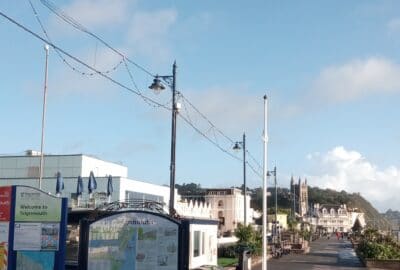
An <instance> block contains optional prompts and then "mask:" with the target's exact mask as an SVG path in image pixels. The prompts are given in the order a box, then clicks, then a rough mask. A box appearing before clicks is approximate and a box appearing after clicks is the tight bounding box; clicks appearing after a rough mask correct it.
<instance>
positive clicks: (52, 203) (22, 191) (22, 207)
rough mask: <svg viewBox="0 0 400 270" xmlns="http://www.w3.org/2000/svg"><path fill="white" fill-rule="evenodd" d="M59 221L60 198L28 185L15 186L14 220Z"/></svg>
mask: <svg viewBox="0 0 400 270" xmlns="http://www.w3.org/2000/svg"><path fill="white" fill-rule="evenodd" d="M20 221H28V222H60V221H61V198H57V197H54V196H51V195H48V194H47V193H44V192H42V191H40V190H37V189H33V188H30V187H20V186H18V187H17V192H16V198H15V222H20Z"/></svg>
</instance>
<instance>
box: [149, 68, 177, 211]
mask: <svg viewBox="0 0 400 270" xmlns="http://www.w3.org/2000/svg"><path fill="white" fill-rule="evenodd" d="M163 82H164V83H166V84H167V85H168V86H169V87H170V88H171V89H172V123H171V163H170V167H169V172H170V173H169V181H170V183H169V215H170V216H174V215H175V213H176V211H175V206H174V205H175V149H176V144H175V143H176V115H177V114H178V106H177V104H176V102H175V99H176V61H175V62H174V64H173V66H172V75H167V76H158V75H157V76H155V77H154V80H153V83H152V84H151V85H150V86H149V88H150V89H151V90H153V91H154V92H155V93H159V92H161V91H162V90H164V89H165V86H164V85H163Z"/></svg>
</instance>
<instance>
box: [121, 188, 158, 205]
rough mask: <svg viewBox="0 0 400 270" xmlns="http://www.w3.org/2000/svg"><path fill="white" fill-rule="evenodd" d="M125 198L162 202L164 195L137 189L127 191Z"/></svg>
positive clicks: (127, 199)
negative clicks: (137, 190)
mask: <svg viewBox="0 0 400 270" xmlns="http://www.w3.org/2000/svg"><path fill="white" fill-rule="evenodd" d="M125 200H126V201H129V200H143V201H153V202H158V203H162V202H163V201H164V197H162V196H157V195H153V194H147V193H142V192H135V191H125Z"/></svg>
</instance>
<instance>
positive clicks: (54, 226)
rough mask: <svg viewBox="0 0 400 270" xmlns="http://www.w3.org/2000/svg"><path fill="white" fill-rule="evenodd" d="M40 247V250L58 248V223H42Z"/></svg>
mask: <svg viewBox="0 0 400 270" xmlns="http://www.w3.org/2000/svg"><path fill="white" fill-rule="evenodd" d="M41 228H42V234H41V236H40V237H41V242H40V243H41V244H40V248H41V249H42V250H58V242H59V235H60V224H59V223H42V226H41Z"/></svg>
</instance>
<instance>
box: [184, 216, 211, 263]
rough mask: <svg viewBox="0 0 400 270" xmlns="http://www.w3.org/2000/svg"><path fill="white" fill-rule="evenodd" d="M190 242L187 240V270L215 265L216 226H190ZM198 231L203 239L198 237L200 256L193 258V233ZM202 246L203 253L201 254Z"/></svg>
mask: <svg viewBox="0 0 400 270" xmlns="http://www.w3.org/2000/svg"><path fill="white" fill-rule="evenodd" d="M189 231H190V237H189V238H190V240H189V269H192V268H196V267H199V266H201V265H217V256H218V255H217V248H218V244H217V241H218V239H217V232H218V226H217V225H216V224H215V225H210V224H190V229H189ZM195 231H200V233H201V235H202V234H203V233H204V241H203V237H202V236H201V237H200V255H199V256H197V257H194V254H193V253H194V232H195ZM203 246H204V253H202V250H203Z"/></svg>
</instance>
